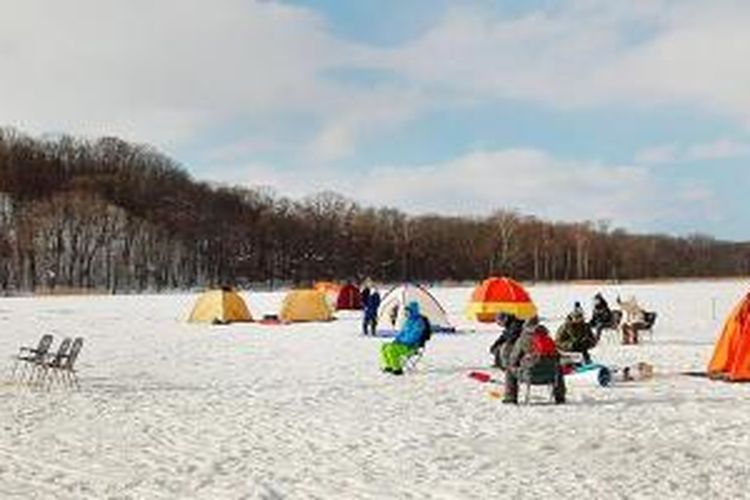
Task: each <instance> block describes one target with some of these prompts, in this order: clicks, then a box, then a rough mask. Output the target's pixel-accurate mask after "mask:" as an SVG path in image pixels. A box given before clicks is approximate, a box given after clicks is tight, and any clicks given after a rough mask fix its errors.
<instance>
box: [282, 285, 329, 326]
mask: <svg viewBox="0 0 750 500" xmlns="http://www.w3.org/2000/svg"><path fill="white" fill-rule="evenodd" d="M279 318H280V319H281V321H283V322H285V323H292V322H297V321H330V320H332V319H333V310H332V309H331V306H330V305H329V304H328V301H327V300H326V296H325V294H324V293H323V292H320V291H318V290H291V291H290V292H289V293H288V294H287V295H286V297H284V302H283V303H282V305H281V312H280V313H279Z"/></svg>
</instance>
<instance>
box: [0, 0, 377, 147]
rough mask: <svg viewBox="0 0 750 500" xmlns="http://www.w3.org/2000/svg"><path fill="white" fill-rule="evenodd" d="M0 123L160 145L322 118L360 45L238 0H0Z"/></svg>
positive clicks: (313, 20)
mask: <svg viewBox="0 0 750 500" xmlns="http://www.w3.org/2000/svg"><path fill="white" fill-rule="evenodd" d="M0 9H1V10H2V12H3V15H2V16H0V60H1V61H2V67H3V78H2V79H0V109H2V110H3V121H4V122H5V123H9V124H14V125H17V126H20V127H23V128H24V129H27V130H30V131H33V132H49V131H66V132H68V131H69V132H73V133H84V134H118V135H121V136H124V137H126V138H129V139H137V140H144V141H149V142H155V143H157V144H159V145H166V144H173V143H174V142H176V141H180V140H186V139H191V138H193V137H194V136H195V135H196V134H198V133H199V132H201V131H204V130H205V129H210V128H211V127H218V126H221V125H222V124H224V123H226V122H230V121H231V120H233V119H235V118H237V117H238V116H239V117H242V116H246V115H250V116H252V117H254V118H256V119H265V120H267V121H274V119H278V117H279V116H280V115H283V114H284V113H294V114H296V115H298V116H299V115H305V114H309V115H311V116H324V117H328V116H330V115H331V114H334V115H335V114H336V113H337V112H338V111H340V110H341V106H343V105H344V104H346V102H347V100H349V101H351V99H352V98H351V97H350V96H349V95H347V93H348V92H350V91H351V89H344V88H340V87H339V86H337V85H336V84H335V83H333V82H331V81H328V80H326V79H325V78H323V77H322V76H321V75H322V74H323V73H324V72H325V71H326V70H328V69H331V68H336V67H339V66H341V65H345V64H346V61H348V60H349V59H351V58H352V57H362V56H358V55H357V54H358V53H359V52H360V51H361V50H364V49H362V48H359V47H356V46H355V45H353V44H350V43H346V42H344V41H342V40H338V39H335V38H334V37H332V36H331V35H330V34H329V33H328V31H327V27H326V25H325V23H324V21H323V20H322V18H320V17H318V16H317V15H316V14H314V13H313V12H312V11H310V10H306V9H301V8H295V7H290V6H285V5H282V4H277V3H269V2H263V3H261V2H254V1H246V0H217V1H214V2H204V1H200V0H160V1H158V2H152V1H148V0H131V1H128V2H121V1H115V0H70V1H66V2H49V1H45V0H25V1H24V2H18V1H14V0H0Z"/></svg>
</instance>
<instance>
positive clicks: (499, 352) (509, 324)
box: [490, 312, 523, 370]
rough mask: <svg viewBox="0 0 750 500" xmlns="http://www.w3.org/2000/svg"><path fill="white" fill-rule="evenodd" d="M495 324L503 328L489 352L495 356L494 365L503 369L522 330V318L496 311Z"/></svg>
mask: <svg viewBox="0 0 750 500" xmlns="http://www.w3.org/2000/svg"><path fill="white" fill-rule="evenodd" d="M496 320H497V324H498V325H499V326H500V327H501V328H502V329H503V331H502V333H501V334H500V336H499V337H498V338H497V340H495V342H493V343H492V346H491V347H490V353H492V355H493V356H494V357H495V363H494V366H495V367H497V368H500V369H501V370H504V369H505V367H506V366H508V358H509V357H510V353H511V351H513V345H514V344H515V343H516V341H517V340H518V337H520V336H521V332H522V331H523V320H522V319H519V318H517V317H516V316H515V315H513V314H510V313H504V312H501V313H498V315H497V317H496Z"/></svg>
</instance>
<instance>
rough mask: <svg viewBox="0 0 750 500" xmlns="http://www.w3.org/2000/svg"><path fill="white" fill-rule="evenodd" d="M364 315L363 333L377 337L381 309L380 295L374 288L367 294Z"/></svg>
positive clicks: (364, 302)
mask: <svg viewBox="0 0 750 500" xmlns="http://www.w3.org/2000/svg"><path fill="white" fill-rule="evenodd" d="M362 304H363V305H364V314H363V316H362V333H364V334H365V335H373V336H374V335H375V331H376V329H377V327H378V308H379V307H380V293H378V291H377V289H375V288H373V289H372V291H370V292H369V293H368V294H367V300H363V302H362Z"/></svg>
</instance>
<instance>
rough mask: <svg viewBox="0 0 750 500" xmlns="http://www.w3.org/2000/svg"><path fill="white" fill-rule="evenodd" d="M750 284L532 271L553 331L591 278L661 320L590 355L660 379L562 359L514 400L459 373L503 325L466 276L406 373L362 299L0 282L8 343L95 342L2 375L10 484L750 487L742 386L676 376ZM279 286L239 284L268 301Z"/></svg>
mask: <svg viewBox="0 0 750 500" xmlns="http://www.w3.org/2000/svg"><path fill="white" fill-rule="evenodd" d="M749 284H750V283H748V282H747V281H745V282H728V281H720V282H690V283H671V284H656V285H622V286H598V285H597V286H594V285H554V286H553V285H546V286H537V287H532V288H530V292H531V294H532V296H533V298H534V299H535V301H536V302H537V304H538V305H539V307H540V309H541V314H542V316H544V317H546V318H550V320H549V321H548V323H547V324H548V325H549V326H550V327H551V328H556V327H557V324H558V323H559V318H560V317H561V316H562V315H563V314H564V313H565V312H566V311H567V310H568V309H569V308H570V307H571V306H572V303H573V301H574V300H581V301H582V302H583V303H584V305H585V306H587V308H588V306H590V299H591V297H592V296H593V294H594V293H595V292H596V291H603V292H604V293H605V296H606V297H607V298H608V299H610V302H614V298H615V296H616V295H617V294H620V295H622V296H623V297H625V296H627V295H629V294H630V293H634V294H636V295H637V297H638V298H639V300H640V301H641V303H642V304H643V305H644V306H646V307H647V308H648V309H653V310H656V311H658V313H659V319H658V321H657V326H656V329H655V334H654V338H653V341H652V342H646V343H645V344H644V345H640V346H620V345H617V344H616V343H614V342H612V343H607V342H604V343H603V344H602V345H601V346H599V347H597V348H596V349H595V350H594V353H593V354H594V356H595V358H597V359H598V360H601V361H604V362H609V363H619V364H622V363H630V362H636V361H648V362H651V363H653V364H654V365H655V367H656V371H657V377H656V378H654V379H653V380H651V381H647V382H639V383H630V384H622V385H620V386H616V387H613V388H608V389H605V388H600V387H597V386H595V385H593V384H592V383H591V382H590V381H588V380H585V379H576V378H575V377H571V378H569V379H568V384H569V404H567V405H565V406H554V405H547V404H535V405H531V406H526V407H523V406H522V407H508V406H506V405H502V404H500V402H499V400H497V399H493V398H491V397H489V396H488V389H490V387H488V385H484V384H479V383H477V382H475V381H473V380H471V379H469V378H468V377H467V374H468V372H469V371H471V370H472V369H485V368H486V367H487V366H488V364H489V362H490V357H489V355H488V353H487V348H488V346H489V345H490V344H491V342H492V341H493V340H494V338H495V336H496V335H497V331H496V330H495V328H494V326H493V325H479V324H474V323H470V322H468V321H466V320H465V319H463V318H462V310H463V307H464V306H465V304H466V301H467V299H468V296H469V294H470V290H469V289H467V288H443V289H436V290H433V291H434V293H435V295H436V296H437V297H438V298H439V299H440V300H441V301H442V302H443V304H444V305H445V307H446V309H447V310H448V311H449V315H450V317H451V318H452V319H453V320H454V321H455V322H456V324H457V325H458V326H459V327H460V328H462V329H464V330H473V331H472V332H471V333H465V334H461V335H454V336H447V335H436V336H435V337H434V338H433V340H432V341H431V343H430V344H429V346H428V353H427V355H426V356H425V358H424V359H423V361H422V363H421V365H420V366H419V368H418V370H417V372H415V373H412V374H409V375H407V376H404V377H400V378H399V377H393V376H389V375H386V374H383V373H381V372H380V370H379V367H378V351H379V345H380V343H381V342H383V340H381V339H372V338H364V337H362V336H360V335H359V318H358V317H357V316H356V315H354V314H342V315H341V316H340V318H339V319H338V320H337V321H335V322H331V323H325V324H297V325H289V326H264V325H259V324H250V325H248V324H236V325H230V326H199V325H189V324H187V323H185V321H184V320H185V318H186V317H187V315H188V313H189V311H190V309H191V307H192V304H193V302H194V300H195V296H194V295H190V294H181V295H164V296H115V297H110V296H87V297H42V298H8V299H0V328H1V330H2V335H0V353H5V355H6V356H7V358H10V356H11V355H12V354H13V353H14V352H16V350H17V348H18V346H19V345H28V344H34V343H36V341H37V339H38V337H39V335H40V334H42V333H45V332H50V333H53V334H55V335H56V337H57V338H58V339H59V338H61V337H63V336H79V335H80V336H83V337H85V339H86V345H85V346H84V350H83V352H82V355H81V359H80V369H81V381H82V388H81V390H80V391H79V392H69V391H65V390H59V389H57V390H51V391H40V390H30V389H26V388H23V387H19V386H18V385H14V384H12V383H10V382H8V381H7V376H5V375H4V376H3V380H4V383H3V384H2V385H0V424H1V425H2V430H1V431H0V498H71V499H72V498H75V499H80V498H144V499H158V498H206V499H216V498H347V499H348V498H441V499H442V498H477V499H485V498H491V497H494V498H510V497H511V495H512V496H514V497H522V498H534V497H537V498H538V497H540V496H542V495H546V494H549V495H554V496H556V497H570V498H573V497H588V498H677V497H679V498H682V499H685V498H747V497H748V495H750V465H748V457H750V432H748V429H750V385H741V384H740V385H732V384H725V383H719V382H711V381H709V380H706V379H701V378H691V377H686V376H680V375H678V374H677V373H678V372H680V371H684V370H703V369H704V368H705V365H706V363H707V361H708V358H709V357H710V355H711V352H712V347H713V343H714V340H715V338H716V336H717V333H718V329H719V327H720V325H721V323H722V322H723V319H724V316H725V315H726V313H727V312H728V311H729V310H730V309H731V308H732V307H733V305H734V304H735V303H736V302H737V301H738V300H739V299H740V298H741V296H742V295H743V294H744V293H745V292H746V291H747V290H748V288H749V287H748V285H749ZM282 295H283V294H281V293H274V294H245V298H246V300H247V302H248V304H249V305H250V308H251V310H252V312H253V314H254V315H255V316H256V317H258V316H260V315H262V314H264V313H273V312H276V311H277V310H278V305H279V303H280V301H281V297H282ZM556 318H557V319H556ZM7 366H8V367H10V361H8V362H7ZM3 368H5V367H3ZM539 396H541V394H540V395H539ZM539 402H541V400H540V401H539Z"/></svg>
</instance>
